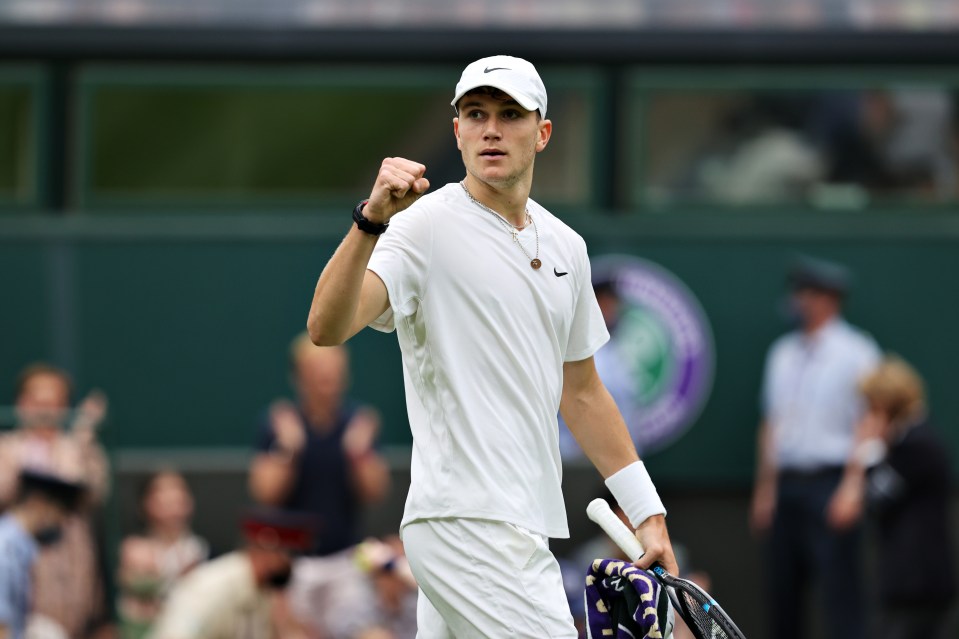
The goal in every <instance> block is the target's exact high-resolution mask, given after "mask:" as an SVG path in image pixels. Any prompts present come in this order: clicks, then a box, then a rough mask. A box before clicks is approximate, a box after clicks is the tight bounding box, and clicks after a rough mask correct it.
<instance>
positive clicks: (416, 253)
mask: <svg viewBox="0 0 959 639" xmlns="http://www.w3.org/2000/svg"><path fill="white" fill-rule="evenodd" d="M432 242H433V232H432V227H431V225H430V220H429V213H428V210H427V208H426V207H425V205H423V204H421V203H418V204H414V205H413V206H411V207H410V208H409V209H407V210H406V211H403V212H401V213H399V214H398V215H396V216H395V217H393V219H392V220H390V228H389V229H388V230H387V231H386V232H385V233H383V234H382V235H381V236H380V239H379V240H378V241H377V243H376V247H375V248H374V249H373V255H372V257H370V263H369V265H368V266H367V269H369V270H370V271H373V272H374V273H376V275H377V276H379V278H380V279H381V280H383V284H385V285H386V291H387V294H388V295H389V298H390V306H389V308H388V309H387V310H386V312H385V313H383V314H382V315H381V316H379V317H378V318H376V319H375V320H374V321H373V322H371V323H370V327H371V328H374V329H376V330H378V331H383V332H384V333H389V332H391V331H393V330H395V329H396V319H397V318H403V317H409V316H410V315H413V314H414V313H415V312H416V309H417V308H418V307H419V302H420V300H422V299H423V296H424V295H425V293H426V283H427V275H428V273H429V265H430V258H431V255H432V251H433V246H432Z"/></svg>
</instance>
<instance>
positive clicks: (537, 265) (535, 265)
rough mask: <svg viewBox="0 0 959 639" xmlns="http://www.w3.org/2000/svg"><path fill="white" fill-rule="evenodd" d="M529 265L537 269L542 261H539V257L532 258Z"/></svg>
mask: <svg viewBox="0 0 959 639" xmlns="http://www.w3.org/2000/svg"><path fill="white" fill-rule="evenodd" d="M529 265H530V266H532V267H533V270H534V271H535V270H536V269H538V268H539V267H540V266H542V265H543V263H542V262H540V261H539V258H533V261H532V262H530V263H529Z"/></svg>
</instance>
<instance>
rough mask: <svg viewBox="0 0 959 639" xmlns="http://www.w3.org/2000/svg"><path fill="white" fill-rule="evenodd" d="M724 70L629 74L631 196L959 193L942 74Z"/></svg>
mask: <svg viewBox="0 0 959 639" xmlns="http://www.w3.org/2000/svg"><path fill="white" fill-rule="evenodd" d="M723 77H724V76H723V74H721V73H716V74H714V75H713V76H712V78H711V79H710V80H709V81H708V82H706V81H703V80H702V79H701V78H700V79H699V80H697V78H695V77H693V76H691V75H690V76H689V77H688V79H684V78H683V77H682V75H679V76H677V75H675V74H674V75H672V76H671V77H670V78H669V81H668V82H663V83H658V82H657V80H656V78H653V77H650V76H649V75H648V74H642V75H636V76H634V78H633V80H634V82H633V84H632V90H631V92H630V93H629V96H630V97H629V98H628V106H627V109H626V114H627V119H628V121H627V123H626V125H627V127H629V130H631V131H633V133H634V139H636V140H637V142H638V143H637V144H634V145H631V146H629V147H628V149H627V153H628V156H629V159H628V162H627V164H628V166H629V172H630V176H631V177H632V178H633V179H631V180H629V181H627V183H628V184H629V192H628V193H625V194H624V197H625V198H626V199H627V201H628V202H629V204H630V205H631V206H634V207H639V208H644V209H657V208H670V207H680V208H681V207H689V206H700V205H708V206H723V205H727V206H730V207H733V206H735V207H750V206H757V207H762V206H769V205H777V206H781V205H787V206H792V207H815V208H828V209H842V208H853V209H855V208H869V207H883V206H896V207H904V206H905V207H917V208H932V207H937V206H939V205H946V204H949V205H953V206H954V205H955V203H956V201H957V199H959V197H957V195H959V191H957V182H959V154H957V149H959V121H957V118H959V104H957V102H959V101H957V96H959V93H957V92H956V91H955V90H954V89H953V87H952V86H949V85H948V84H947V83H946V82H940V83H939V84H936V83H927V82H924V83H922V84H909V83H907V82H903V83H901V84H900V83H898V82H896V81H880V82H876V83H875V84H872V85H867V84H865V81H866V80H864V79H863V78H862V77H860V76H858V75H857V74H856V73H855V72H854V71H850V72H849V73H848V74H846V75H845V76H844V77H830V76H828V75H826V76H825V77H822V78H819V81H818V82H817V81H816V80H815V79H814V80H813V81H811V82H810V81H808V76H804V75H803V74H802V73H800V74H793V73H791V72H790V73H787V72H785V71H784V72H782V73H781V74H780V76H778V77H774V76H773V75H772V73H770V74H768V75H765V74H763V73H759V74H753V75H752V76H750V78H751V84H752V86H746V87H744V86H743V82H742V81H741V79H740V78H741V76H739V75H735V74H729V75H727V76H726V77H727V78H728V82H727V84H728V88H724V87H723V86H722V84H723V82H724V79H723ZM803 78H806V82H805V84H806V86H803V82H804V80H803ZM794 81H795V85H796V86H786V84H787V83H790V82H794ZM816 84H819V85H820V86H815V85H816ZM810 85H812V86H810Z"/></svg>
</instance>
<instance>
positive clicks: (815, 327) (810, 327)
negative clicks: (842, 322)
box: [803, 315, 839, 337]
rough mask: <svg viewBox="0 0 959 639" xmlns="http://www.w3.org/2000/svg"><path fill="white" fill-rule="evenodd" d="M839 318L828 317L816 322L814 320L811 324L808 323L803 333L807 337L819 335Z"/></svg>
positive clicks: (818, 319)
mask: <svg viewBox="0 0 959 639" xmlns="http://www.w3.org/2000/svg"><path fill="white" fill-rule="evenodd" d="M837 317H839V316H838V315H826V316H824V317H820V318H817V319H816V320H813V321H811V322H807V323H806V325H804V326H803V333H804V334H805V335H806V337H813V336H814V335H817V334H818V333H819V332H820V331H821V330H822V329H824V328H825V327H826V326H828V325H829V324H831V323H832V322H833V320H835V319H836V318H837Z"/></svg>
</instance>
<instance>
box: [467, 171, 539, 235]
mask: <svg viewBox="0 0 959 639" xmlns="http://www.w3.org/2000/svg"><path fill="white" fill-rule="evenodd" d="M531 186H532V176H530V177H529V179H526V178H524V179H522V180H520V181H518V182H517V183H515V184H513V185H511V186H509V187H500V186H497V185H492V184H489V183H487V182H483V181H482V180H480V179H479V178H477V177H475V176H473V175H472V174H471V173H468V174H467V175H466V188H467V189H468V190H469V192H470V195H472V196H473V199H475V200H476V201H478V202H481V203H483V204H485V205H486V206H488V207H489V208H491V209H493V210H494V211H496V212H497V213H499V214H500V215H502V216H503V217H504V218H506V220H507V221H508V222H509V223H510V224H512V225H513V226H524V225H525V224H526V203H527V202H528V201H529V191H530V187H531Z"/></svg>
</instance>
